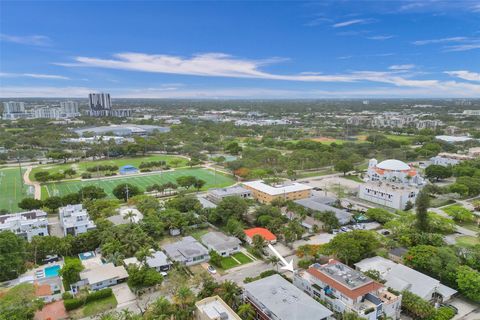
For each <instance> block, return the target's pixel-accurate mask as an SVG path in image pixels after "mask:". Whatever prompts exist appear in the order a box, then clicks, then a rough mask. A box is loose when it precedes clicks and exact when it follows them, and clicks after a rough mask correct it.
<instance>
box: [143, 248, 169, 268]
mask: <svg viewBox="0 0 480 320" xmlns="http://www.w3.org/2000/svg"><path fill="white" fill-rule="evenodd" d="M147 265H148V266H149V267H150V268H153V269H155V270H157V271H158V272H165V271H168V270H170V267H171V266H172V263H171V262H170V260H168V257H167V256H166V255H165V253H163V252H162V251H155V252H153V253H152V255H151V256H150V257H147Z"/></svg>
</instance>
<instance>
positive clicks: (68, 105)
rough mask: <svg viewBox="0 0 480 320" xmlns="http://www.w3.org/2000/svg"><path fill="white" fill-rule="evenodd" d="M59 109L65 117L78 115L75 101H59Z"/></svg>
mask: <svg viewBox="0 0 480 320" xmlns="http://www.w3.org/2000/svg"><path fill="white" fill-rule="evenodd" d="M60 107H61V108H62V111H63V113H64V114H66V115H67V116H70V115H77V114H78V102H76V101H61V102H60Z"/></svg>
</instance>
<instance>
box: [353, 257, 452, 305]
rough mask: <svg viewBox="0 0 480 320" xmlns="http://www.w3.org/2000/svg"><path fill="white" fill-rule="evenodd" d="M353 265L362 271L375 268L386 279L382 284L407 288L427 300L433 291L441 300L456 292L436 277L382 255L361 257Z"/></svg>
mask: <svg viewBox="0 0 480 320" xmlns="http://www.w3.org/2000/svg"><path fill="white" fill-rule="evenodd" d="M355 267H356V268H357V269H358V270H360V271H362V272H366V271H368V270H376V271H378V272H379V273H380V277H381V278H382V279H383V280H385V281H386V282H385V284H384V285H385V286H386V287H390V288H392V289H394V290H397V291H403V290H408V291H410V292H412V293H414V294H416V295H418V296H420V297H421V298H422V299H425V300H427V301H429V300H431V299H432V298H433V294H434V293H437V294H440V295H442V297H443V301H447V300H449V299H450V298H451V297H452V296H453V295H454V294H455V293H457V291H456V290H454V289H452V288H449V287H447V286H445V285H443V284H441V283H440V281H438V280H437V279H434V278H432V277H429V276H427V275H426V274H423V273H421V272H418V271H416V270H414V269H412V268H409V267H407V266H404V265H403V264H399V263H395V262H393V261H391V260H388V259H385V258H383V257H379V256H377V257H373V258H367V259H363V260H362V261H360V262H357V263H355Z"/></svg>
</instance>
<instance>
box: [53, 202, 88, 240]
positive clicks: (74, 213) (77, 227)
mask: <svg viewBox="0 0 480 320" xmlns="http://www.w3.org/2000/svg"><path fill="white" fill-rule="evenodd" d="M58 210H59V214H60V226H61V227H62V229H63V234H64V235H65V236H66V235H67V234H71V235H74V236H76V235H78V234H81V233H85V232H87V231H89V230H92V229H95V228H96V226H95V223H94V222H93V221H92V220H90V217H89V216H88V212H87V210H86V209H83V206H82V205H81V204H75V205H68V206H66V207H61V208H59V209H58Z"/></svg>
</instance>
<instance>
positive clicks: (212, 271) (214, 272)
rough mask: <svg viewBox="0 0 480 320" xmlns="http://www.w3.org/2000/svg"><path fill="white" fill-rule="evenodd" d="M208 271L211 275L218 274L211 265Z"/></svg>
mask: <svg viewBox="0 0 480 320" xmlns="http://www.w3.org/2000/svg"><path fill="white" fill-rule="evenodd" d="M207 270H208V272H210V273H211V274H216V273H217V270H216V269H215V268H214V267H213V266H210V265H209V266H208V268H207Z"/></svg>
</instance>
